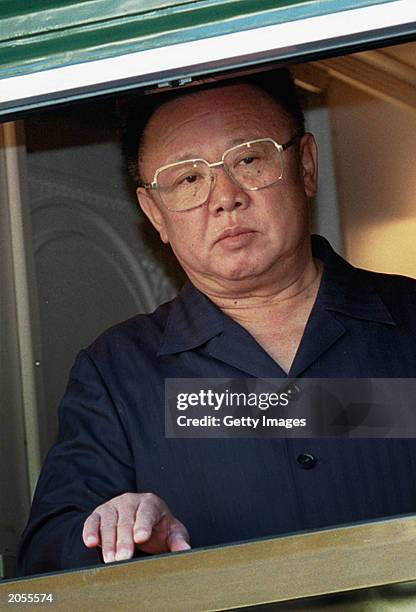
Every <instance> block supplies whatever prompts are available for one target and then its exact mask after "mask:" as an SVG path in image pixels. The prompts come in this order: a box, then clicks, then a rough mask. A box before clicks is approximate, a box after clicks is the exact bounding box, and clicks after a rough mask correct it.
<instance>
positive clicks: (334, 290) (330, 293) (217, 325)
mask: <svg viewBox="0 0 416 612" xmlns="http://www.w3.org/2000/svg"><path fill="white" fill-rule="evenodd" d="M311 239H312V253H313V255H314V257H316V258H318V259H321V260H322V261H323V263H324V273H323V276H322V281H321V286H320V288H319V292H318V297H317V300H316V303H315V308H319V307H322V308H324V309H326V310H328V311H333V312H339V313H341V314H343V315H347V316H350V317H353V318H356V319H364V320H368V321H375V322H377V323H384V324H388V325H395V321H394V320H393V318H392V316H391V314H390V312H389V310H388V308H387V307H386V305H385V304H384V302H383V301H382V299H381V297H380V296H379V294H378V292H377V290H376V289H375V287H373V286H372V285H371V284H370V283H369V281H368V275H366V274H365V273H363V271H362V270H360V269H358V268H354V267H353V266H352V265H350V264H349V263H348V262H347V261H345V259H343V258H342V257H340V256H339V255H337V254H336V253H335V251H334V250H333V249H332V247H331V245H330V244H329V242H328V241H327V240H326V239H325V238H323V237H322V236H316V235H313V236H312V237H311ZM226 318H227V315H225V314H224V313H223V312H222V311H221V310H220V309H219V308H218V307H217V306H216V305H215V304H214V303H213V302H211V300H210V299H209V298H207V297H206V296H205V295H204V294H203V293H201V292H200V291H199V290H198V289H197V288H196V287H195V286H194V285H193V284H192V283H191V282H190V281H187V282H186V284H185V285H184V287H183V288H182V290H181V291H180V292H179V294H178V296H177V297H176V298H175V299H174V300H173V301H172V303H171V307H170V311H169V315H168V319H167V323H166V327H165V330H164V333H163V336H162V341H161V346H160V350H159V352H158V355H169V354H173V353H179V352H182V351H187V350H190V349H193V348H196V347H197V346H200V345H202V344H205V343H206V342H208V340H210V339H211V338H213V337H214V336H217V335H219V334H221V333H222V332H223V331H224V321H225V319H226Z"/></svg>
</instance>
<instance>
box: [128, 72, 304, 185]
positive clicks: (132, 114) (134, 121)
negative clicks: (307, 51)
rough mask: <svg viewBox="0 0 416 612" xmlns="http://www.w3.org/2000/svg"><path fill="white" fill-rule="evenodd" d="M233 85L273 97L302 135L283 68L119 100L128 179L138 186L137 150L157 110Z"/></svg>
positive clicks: (291, 88) (296, 99)
mask: <svg viewBox="0 0 416 612" xmlns="http://www.w3.org/2000/svg"><path fill="white" fill-rule="evenodd" d="M233 84H247V85H254V86H255V87H258V89H261V90H263V91H264V92H265V93H267V94H268V95H269V96H270V97H272V98H273V99H274V100H276V102H277V103H278V104H280V106H281V107H282V108H283V110H284V111H286V113H287V114H288V115H289V116H290V117H291V118H292V119H293V121H294V124H295V128H296V130H297V131H298V132H299V133H301V134H303V133H304V131H305V118H304V115H303V111H302V107H301V104H300V100H299V96H298V92H297V90H296V86H295V84H294V81H293V77H292V74H291V73H290V72H289V70H288V69H286V68H280V69H278V70H273V71H269V72H259V73H255V74H252V75H249V76H244V77H239V78H234V79H231V78H227V79H223V80H218V81H214V82H209V83H204V84H198V85H187V86H185V87H181V88H177V89H174V90H164V91H163V92H160V93H159V92H157V93H151V94H149V95H131V96H126V97H124V98H119V100H118V102H117V104H118V115H119V125H120V135H121V141H122V148H123V153H124V155H125V158H126V160H127V168H128V172H129V175H130V176H131V177H132V178H133V179H134V181H135V182H136V184H138V183H139V182H140V178H139V168H138V149H139V143H140V141H141V138H142V136H143V133H144V130H145V128H146V125H147V123H148V121H149V119H150V117H151V116H152V115H153V113H154V112H155V111H156V109H157V108H159V107H160V106H162V105H163V104H166V103H167V102H170V101H171V100H175V99H176V98H179V97H181V96H184V95H187V94H191V93H196V92H198V91H205V90H207V89H218V88H220V87H221V88H222V87H226V86H227V85H233Z"/></svg>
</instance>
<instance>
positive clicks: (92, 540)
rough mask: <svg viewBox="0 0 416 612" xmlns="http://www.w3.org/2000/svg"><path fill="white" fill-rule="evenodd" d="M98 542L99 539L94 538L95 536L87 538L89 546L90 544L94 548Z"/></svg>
mask: <svg viewBox="0 0 416 612" xmlns="http://www.w3.org/2000/svg"><path fill="white" fill-rule="evenodd" d="M96 542H97V539H96V538H94V536H88V538H87V545H88V544H89V545H90V546H94V544H95V543H96Z"/></svg>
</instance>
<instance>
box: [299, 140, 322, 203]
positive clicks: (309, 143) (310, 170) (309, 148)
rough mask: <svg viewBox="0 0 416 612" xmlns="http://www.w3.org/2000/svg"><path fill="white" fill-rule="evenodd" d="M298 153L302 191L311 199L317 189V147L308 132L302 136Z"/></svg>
mask: <svg viewBox="0 0 416 612" xmlns="http://www.w3.org/2000/svg"><path fill="white" fill-rule="evenodd" d="M299 152H300V164H301V172H302V178H303V186H304V190H305V193H306V195H307V197H308V198H313V197H315V195H316V192H317V188H318V147H317V146H316V142H315V138H314V137H313V135H312V134H310V133H309V132H307V133H306V134H304V135H303V136H302V138H301V141H300V147H299Z"/></svg>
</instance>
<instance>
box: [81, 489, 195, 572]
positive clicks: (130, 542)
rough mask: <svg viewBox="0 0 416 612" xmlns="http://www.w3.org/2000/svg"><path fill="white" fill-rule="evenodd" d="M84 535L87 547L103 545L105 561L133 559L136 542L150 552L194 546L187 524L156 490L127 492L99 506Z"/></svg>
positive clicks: (174, 550) (90, 518) (89, 520)
mask: <svg viewBox="0 0 416 612" xmlns="http://www.w3.org/2000/svg"><path fill="white" fill-rule="evenodd" d="M82 539H83V540H84V544H85V546H87V547H88V548H93V547H94V546H101V548H102V553H103V559H104V563H110V562H111V561H123V560H125V559H131V558H132V556H133V554H134V549H135V546H136V545H137V546H138V547H139V548H140V550H143V551H144V552H147V553H151V554H158V553H164V552H176V551H181V550H188V549H189V548H191V547H190V544H189V541H190V538H189V533H188V531H187V529H186V527H185V526H184V525H183V524H182V523H181V522H180V521H178V519H176V518H175V517H174V516H173V514H172V513H171V511H170V510H169V508H168V507H167V505H166V504H165V502H164V501H163V499H161V498H160V497H158V496H157V495H154V494H153V493H124V494H123V495H119V496H118V497H113V499H110V501H108V502H106V503H105V504H102V505H101V506H98V507H97V508H96V509H95V510H94V512H93V513H92V514H90V516H89V517H88V518H87V520H86V521H85V523H84V529H83V532H82Z"/></svg>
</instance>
